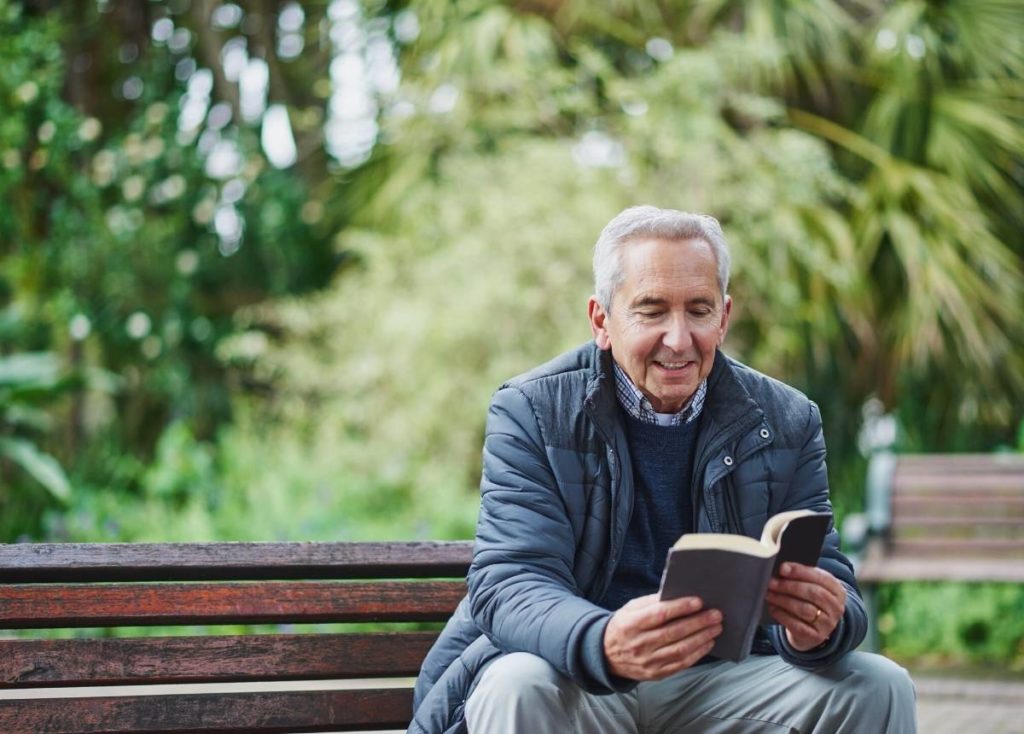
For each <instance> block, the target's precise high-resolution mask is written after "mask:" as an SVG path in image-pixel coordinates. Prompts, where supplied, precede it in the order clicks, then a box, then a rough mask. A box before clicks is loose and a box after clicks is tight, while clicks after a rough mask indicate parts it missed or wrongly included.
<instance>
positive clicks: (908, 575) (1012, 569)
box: [857, 556, 1024, 583]
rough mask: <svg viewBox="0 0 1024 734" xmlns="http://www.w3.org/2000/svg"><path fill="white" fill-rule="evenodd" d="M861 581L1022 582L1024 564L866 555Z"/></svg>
mask: <svg viewBox="0 0 1024 734" xmlns="http://www.w3.org/2000/svg"><path fill="white" fill-rule="evenodd" d="M857 580H858V581H860V582H861V583H878V582H880V581H969V582H972V583H977V582H979V581H1005V582H1011V583H1022V582H1024V563H1020V562H1019V561H1016V560H1001V561H1000V560H993V559H991V558H978V559H971V558H943V559H935V558H931V559H922V558H894V557H889V556H886V557H883V558H870V557H869V558H867V559H865V560H864V562H863V563H862V564H861V565H860V566H858V567H857Z"/></svg>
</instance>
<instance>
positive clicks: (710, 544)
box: [672, 533, 776, 558]
mask: <svg viewBox="0 0 1024 734" xmlns="http://www.w3.org/2000/svg"><path fill="white" fill-rule="evenodd" d="M672 547H673V548H679V549H688V548H719V549H721V550H729V551H733V552H734V553H746V554H747V555H751V556H757V557H758V558H771V557H772V556H774V555H775V551H776V549H775V547H774V545H773V546H767V545H764V544H763V543H761V542H760V541H757V540H754V539H753V538H748V537H747V536H746V535H730V534H728V533H687V534H686V535H684V536H683V537H681V538H680V539H679V540H677V541H676V544H675V545H674V546H672Z"/></svg>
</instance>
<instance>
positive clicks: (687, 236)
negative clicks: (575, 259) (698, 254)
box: [594, 206, 730, 313]
mask: <svg viewBox="0 0 1024 734" xmlns="http://www.w3.org/2000/svg"><path fill="white" fill-rule="evenodd" d="M639 238H644V239H659V240H669V241H670V242H678V241H681V240H692V239H699V240H703V241H704V242H707V243H708V245H710V246H711V252H712V253H713V254H714V256H715V262H716V263H717V264H718V287H719V288H720V289H721V291H722V298H723V299H724V298H725V296H726V292H727V289H728V287H729V264H730V258H729V246H728V244H726V241H725V234H723V232H722V225H720V224H719V223H718V220H717V219H715V218H714V217H712V216H709V215H707V214H689V213H687V212H681V211H679V210H677V209H659V208H658V207H656V206H633V207H630V208H629V209H625V210H623V211H622V212H620V213H619V214H618V215H617V216H616V217H615V218H614V219H612V221H610V222H608V224H606V225H605V228H604V229H603V230H601V235H600V237H598V238H597V243H596V244H595V245H594V293H595V294H596V295H597V300H598V303H600V304H601V306H602V307H603V308H604V310H605V311H608V312H609V313H611V306H612V296H614V295H615V289H616V288H618V287H619V286H620V285H622V280H623V277H624V275H623V272H622V258H621V250H622V246H623V245H624V244H626V243H627V242H629V241H630V240H635V239H639Z"/></svg>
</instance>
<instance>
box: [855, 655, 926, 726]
mask: <svg viewBox="0 0 1024 734" xmlns="http://www.w3.org/2000/svg"><path fill="white" fill-rule="evenodd" d="M844 662H845V667H846V668H847V671H846V672H847V677H846V681H845V682H846V683H847V685H848V686H849V687H850V688H851V689H852V690H851V693H855V694H856V696H857V698H858V699H860V700H863V701H871V702H873V705H876V706H877V705H879V704H881V703H883V702H888V703H889V706H890V708H891V709H892V708H895V709H899V710H909V711H913V710H914V707H915V706H916V698H917V694H916V693H915V691H914V683H913V681H912V680H911V679H910V674H909V673H907V671H906V669H905V668H903V667H902V666H900V665H897V664H896V663H894V662H893V661H892V660H889V659H888V658H886V657H883V656H881V655H875V654H873V653H864V652H854V653H851V654H850V655H847V656H846V658H845V660H844Z"/></svg>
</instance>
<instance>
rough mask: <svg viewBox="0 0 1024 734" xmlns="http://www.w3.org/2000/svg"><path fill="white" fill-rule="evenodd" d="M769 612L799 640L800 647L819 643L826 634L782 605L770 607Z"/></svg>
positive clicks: (809, 646)
mask: <svg viewBox="0 0 1024 734" xmlns="http://www.w3.org/2000/svg"><path fill="white" fill-rule="evenodd" d="M769 612H770V613H771V615H772V617H773V618H774V619H776V620H777V621H778V622H779V624H781V625H782V626H783V627H785V628H786V630H787V631H788V632H789V633H790V635H791V636H792V637H794V638H796V639H797V640H798V641H800V642H801V643H803V644H801V645H800V647H806V648H807V649H809V648H811V647H814V646H816V645H820V644H821V643H822V642H824V640H825V638H826V637H828V635H825V634H822V633H821V632H820V631H819V630H817V629H816V628H815V627H814V626H812V625H810V624H808V623H807V622H806V621H804V620H803V619H801V618H800V617H798V616H796V615H794V614H792V613H791V612H790V611H789V610H788V609H785V608H783V607H770V608H769Z"/></svg>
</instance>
